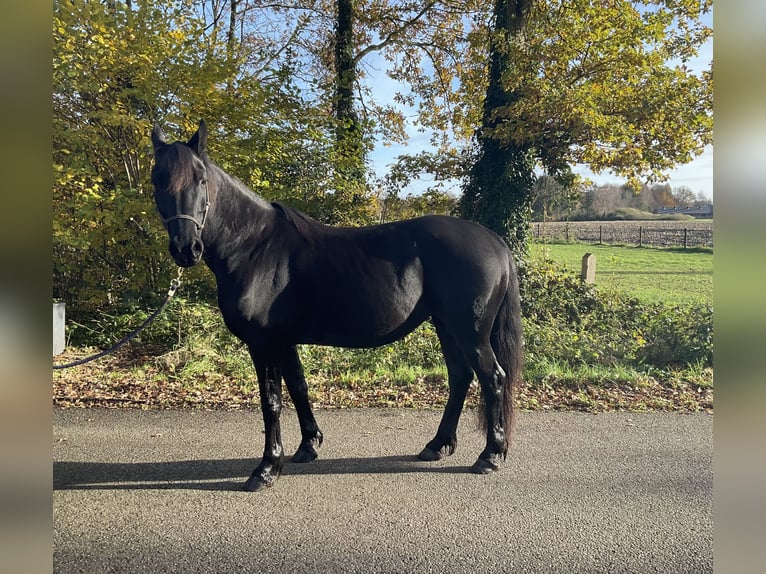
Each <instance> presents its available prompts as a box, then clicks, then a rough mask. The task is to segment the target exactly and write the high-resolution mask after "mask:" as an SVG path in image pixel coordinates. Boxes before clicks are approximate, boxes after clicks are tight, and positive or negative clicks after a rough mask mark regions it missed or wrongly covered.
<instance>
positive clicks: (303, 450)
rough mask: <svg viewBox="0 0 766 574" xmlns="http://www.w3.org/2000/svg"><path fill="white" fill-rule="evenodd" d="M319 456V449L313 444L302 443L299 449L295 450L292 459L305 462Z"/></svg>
mask: <svg viewBox="0 0 766 574" xmlns="http://www.w3.org/2000/svg"><path fill="white" fill-rule="evenodd" d="M318 456H319V455H318V454H317V451H316V449H315V448H314V447H313V446H303V445H301V446H300V447H298V450H296V451H295V454H294V455H293V458H292V459H290V460H291V461H292V462H298V463H304V462H311V461H312V460H316V458H317V457H318Z"/></svg>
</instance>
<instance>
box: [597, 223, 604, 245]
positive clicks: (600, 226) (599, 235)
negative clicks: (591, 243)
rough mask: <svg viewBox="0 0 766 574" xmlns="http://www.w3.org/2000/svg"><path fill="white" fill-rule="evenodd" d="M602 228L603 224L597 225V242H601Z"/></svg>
mask: <svg viewBox="0 0 766 574" xmlns="http://www.w3.org/2000/svg"><path fill="white" fill-rule="evenodd" d="M603 229H604V226H603V225H599V226H598V242H599V243H603V241H602V240H601V231H602V230H603Z"/></svg>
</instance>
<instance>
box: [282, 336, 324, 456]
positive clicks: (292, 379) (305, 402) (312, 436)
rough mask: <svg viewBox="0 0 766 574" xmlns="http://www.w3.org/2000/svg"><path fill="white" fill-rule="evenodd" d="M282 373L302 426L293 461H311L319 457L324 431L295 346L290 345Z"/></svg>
mask: <svg viewBox="0 0 766 574" xmlns="http://www.w3.org/2000/svg"><path fill="white" fill-rule="evenodd" d="M282 375H283V376H284V379H285V384H286V385H287V391H288V392H289V393H290V398H291V399H292V401H293V404H294V405H295V410H296V411H297V413H298V423H299V424H300V427H301V445H300V446H299V447H298V450H297V451H295V454H294V455H293V458H292V461H293V462H309V461H312V460H314V459H315V458H316V457H317V451H316V449H317V448H318V447H320V446H322V431H320V430H319V426H318V425H317V422H316V419H315V418H314V413H313V412H312V411H311V404H310V403H309V394H308V385H307V384H306V377H305V376H304V374H303V365H301V361H300V358H299V357H298V351H297V349H296V348H295V347H290V348H289V349H288V350H287V351H286V353H285V357H284V361H283V363H282Z"/></svg>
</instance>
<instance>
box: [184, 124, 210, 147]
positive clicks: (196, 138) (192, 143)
mask: <svg viewBox="0 0 766 574" xmlns="http://www.w3.org/2000/svg"><path fill="white" fill-rule="evenodd" d="M186 145H188V146H189V147H190V148H192V149H193V150H194V151H195V152H196V153H197V155H202V154H203V153H205V148H207V124H205V120H200V122H199V128H198V129H197V133H196V134H194V135H193V136H192V138H191V139H190V140H189V143H188V144H186Z"/></svg>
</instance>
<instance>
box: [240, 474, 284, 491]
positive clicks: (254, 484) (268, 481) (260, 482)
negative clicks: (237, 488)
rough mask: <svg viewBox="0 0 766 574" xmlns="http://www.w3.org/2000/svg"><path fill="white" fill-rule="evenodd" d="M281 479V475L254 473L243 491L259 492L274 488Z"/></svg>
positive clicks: (244, 485) (243, 486) (243, 487)
mask: <svg viewBox="0 0 766 574" xmlns="http://www.w3.org/2000/svg"><path fill="white" fill-rule="evenodd" d="M278 478H279V474H265V473H262V472H254V473H253V474H252V475H251V476H250V478H248V479H247V482H245V484H243V485H242V490H244V491H245V492H259V491H261V490H265V489H267V488H271V487H272V486H274V483H275V482H276V481H277V479H278Z"/></svg>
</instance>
